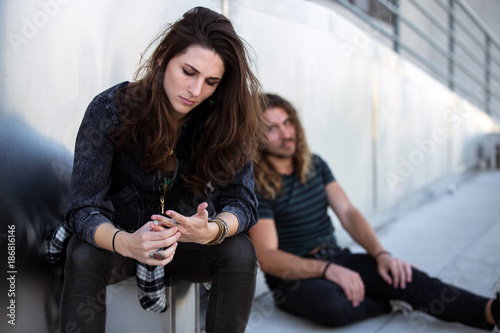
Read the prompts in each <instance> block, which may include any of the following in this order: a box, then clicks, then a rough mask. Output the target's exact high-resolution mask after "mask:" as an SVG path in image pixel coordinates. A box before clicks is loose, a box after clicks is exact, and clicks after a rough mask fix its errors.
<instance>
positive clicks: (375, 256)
mask: <svg viewBox="0 0 500 333" xmlns="http://www.w3.org/2000/svg"><path fill="white" fill-rule="evenodd" d="M383 254H388V255H391V254H390V253H389V252H387V251H380V252H378V253H377V254H376V255H374V256H373V259H377V258H378V257H380V256H381V255H383Z"/></svg>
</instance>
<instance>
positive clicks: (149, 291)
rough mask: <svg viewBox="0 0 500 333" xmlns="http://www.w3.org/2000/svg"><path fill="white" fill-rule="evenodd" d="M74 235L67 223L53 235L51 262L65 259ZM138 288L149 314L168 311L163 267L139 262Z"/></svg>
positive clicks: (142, 302) (137, 273) (50, 248)
mask: <svg viewBox="0 0 500 333" xmlns="http://www.w3.org/2000/svg"><path fill="white" fill-rule="evenodd" d="M72 235H73V233H72V232H71V230H70V229H69V228H68V226H67V225H66V223H62V224H61V225H60V226H59V228H57V230H56V231H55V232H54V234H53V235H52V240H51V241H50V247H49V261H50V262H51V263H56V262H57V261H58V260H60V259H61V258H62V257H63V253H64V250H65V248H66V245H67V243H68V242H69V239H70V238H71V236H72ZM136 278H137V286H138V287H139V293H138V296H139V301H140V303H141V306H142V307H143V308H144V309H145V310H146V311H149V312H153V313H159V312H164V311H165V310H167V307H168V304H167V296H166V293H165V270H164V269H163V266H150V265H146V264H143V263H141V262H137V271H136Z"/></svg>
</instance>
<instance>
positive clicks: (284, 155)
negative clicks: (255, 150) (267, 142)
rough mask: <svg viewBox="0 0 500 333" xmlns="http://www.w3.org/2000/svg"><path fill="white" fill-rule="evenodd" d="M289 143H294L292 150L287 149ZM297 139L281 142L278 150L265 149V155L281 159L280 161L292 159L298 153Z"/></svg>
mask: <svg viewBox="0 0 500 333" xmlns="http://www.w3.org/2000/svg"><path fill="white" fill-rule="evenodd" d="M287 142H293V143H294V145H293V146H292V147H291V148H290V149H286V147H285V144H286V143H287ZM295 142H296V140H295V139H286V140H283V141H282V142H281V144H280V145H279V146H278V147H277V148H269V147H267V148H266V149H264V155H266V156H272V157H274V158H279V159H289V158H292V157H293V156H294V155H295V152H296V146H295Z"/></svg>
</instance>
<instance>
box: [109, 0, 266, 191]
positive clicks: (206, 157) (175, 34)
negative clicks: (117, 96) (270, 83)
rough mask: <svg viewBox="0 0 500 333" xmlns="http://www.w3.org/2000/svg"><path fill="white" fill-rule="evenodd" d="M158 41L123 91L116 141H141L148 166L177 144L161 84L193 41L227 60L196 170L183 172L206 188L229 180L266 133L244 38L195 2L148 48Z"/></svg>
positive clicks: (192, 184) (153, 166)
mask: <svg viewBox="0 0 500 333" xmlns="http://www.w3.org/2000/svg"><path fill="white" fill-rule="evenodd" d="M156 43H158V45H157V46H156V48H155V49H154V51H153V52H152V54H151V55H150V56H149V58H147V59H145V60H143V61H142V65H141V66H140V68H139V70H138V71H137V73H136V76H135V78H136V79H137V80H138V81H137V82H134V83H131V84H130V85H129V88H128V89H127V92H126V94H125V103H124V105H125V107H124V108H123V111H122V121H121V125H120V128H119V130H118V132H117V135H116V136H115V138H116V140H115V142H116V145H117V146H118V147H121V146H126V145H130V144H139V145H141V146H142V148H143V150H144V161H143V167H144V169H145V170H147V171H156V170H159V169H160V168H161V166H162V164H163V163H164V161H165V158H166V156H167V155H166V154H168V151H167V150H169V149H166V147H170V148H171V147H173V146H174V145H175V142H176V140H177V135H178V133H175V132H174V129H175V126H174V122H173V119H172V117H171V116H170V111H172V106H171V104H170V102H169V100H168V98H167V96H166V94H165V92H164V89H163V76H164V73H165V69H166V67H167V64H168V62H169V61H170V60H171V59H172V58H174V57H175V56H177V55H179V54H182V53H183V52H186V50H187V48H189V47H190V46H193V45H198V46H201V47H203V48H206V49H209V50H213V51H215V52H216V53H217V54H218V55H219V56H220V57H221V59H222V61H223V64H224V69H225V71H224V75H223V77H222V80H221V81H220V83H219V84H218V87H217V89H216V90H215V92H214V93H213V95H212V96H211V97H210V98H209V99H210V102H211V103H213V106H212V107H211V109H210V114H209V115H208V117H206V118H207V119H206V122H205V124H204V127H203V135H202V136H201V137H200V139H199V141H198V142H197V143H196V144H195V145H194V147H193V151H192V153H191V163H192V165H193V166H194V169H193V170H195V171H194V172H193V173H192V174H190V175H187V174H186V173H181V176H182V177H183V179H184V180H185V181H186V183H187V185H188V186H189V187H191V188H197V189H202V188H203V187H204V186H205V185H206V184H207V183H208V182H214V183H216V184H227V183H228V182H230V181H231V180H232V179H233V178H234V175H235V173H236V171H237V170H238V169H239V168H241V167H242V166H243V165H245V164H246V163H248V162H250V161H251V160H252V159H254V158H255V157H256V154H257V146H258V143H259V141H260V140H261V138H262V136H263V135H264V133H263V120H262V119H263V118H262V111H261V108H260V105H259V93H260V91H261V90H260V84H259V82H258V80H257V78H256V77H255V75H254V74H253V73H252V71H251V69H250V66H249V63H250V62H251V58H250V57H249V56H248V53H247V50H246V47H245V44H244V42H243V41H242V40H241V39H240V37H238V35H237V34H236V32H235V30H234V28H233V26H232V24H231V22H230V21H229V20H228V19H227V18H226V17H224V16H223V15H221V14H218V13H216V12H214V11H212V10H210V9H207V8H203V7H195V8H193V9H191V10H189V11H188V12H186V13H185V14H184V15H183V17H182V18H181V19H179V20H178V21H177V22H175V23H174V24H172V25H171V26H169V27H168V28H167V29H166V30H165V31H164V32H163V33H162V34H161V35H159V36H158V37H157V38H156V39H155V40H154V41H153V43H151V44H150V45H149V47H148V49H147V50H149V49H151V48H152V46H153V45H154V44H156ZM203 104H205V105H206V103H202V105H203ZM199 107H200V106H199ZM191 112H192V111H191ZM195 157H196V158H195Z"/></svg>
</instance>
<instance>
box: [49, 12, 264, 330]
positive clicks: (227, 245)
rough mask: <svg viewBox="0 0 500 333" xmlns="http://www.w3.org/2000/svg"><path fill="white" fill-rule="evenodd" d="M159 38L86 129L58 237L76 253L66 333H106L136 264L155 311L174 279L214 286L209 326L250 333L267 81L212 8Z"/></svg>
mask: <svg viewBox="0 0 500 333" xmlns="http://www.w3.org/2000/svg"><path fill="white" fill-rule="evenodd" d="M157 40H160V42H159V44H158V46H157V47H156V48H155V50H154V51H153V53H152V54H151V56H150V57H149V59H147V60H146V61H145V62H144V63H143V65H142V67H141V68H140V69H139V71H138V73H137V75H138V76H139V79H138V81H136V82H134V83H128V82H123V83H120V84H118V85H116V86H114V87H112V88H110V89H108V90H106V91H105V92H103V93H101V94H99V95H98V96H97V97H96V98H95V99H94V100H93V101H92V102H91V104H90V105H89V107H88V109H87V111H86V114H85V116H84V118H83V121H82V124H81V127H80V130H79V133H78V136H77V141H76V147H75V162H74V167H73V175H72V182H71V188H70V193H69V197H68V200H69V202H68V209H67V216H66V221H67V223H65V224H64V225H63V226H62V227H61V228H60V229H59V230H58V232H57V233H56V234H55V235H54V237H53V241H52V244H51V252H52V253H55V252H57V250H61V248H65V251H66V264H65V281H64V290H63V295H62V301H61V329H62V331H63V332H64V331H66V329H68V327H69V326H71V329H73V330H74V329H75V328H76V329H81V330H82V331H84V332H101V331H104V327H105V320H106V315H105V311H104V310H105V290H106V285H107V284H110V283H114V282H116V281H118V280H120V279H123V278H126V277H128V276H129V275H128V274H124V273H123V272H127V273H131V274H133V273H134V269H135V268H136V264H137V272H136V275H137V278H138V284H139V287H140V290H141V293H140V296H141V297H140V298H141V305H142V306H143V307H144V308H145V309H147V310H150V311H153V312H159V311H163V310H165V307H166V304H165V299H164V287H163V286H164V282H163V276H166V277H169V278H171V277H173V278H179V279H184V280H187V281H192V282H202V281H210V282H211V286H212V287H211V290H210V295H209V304H208V308H207V318H206V331H207V332H216V331H217V332H234V331H236V330H237V329H241V328H243V329H244V325H246V322H247V320H248V317H249V314H250V310H251V305H252V301H253V296H254V291H255V274H256V262H257V261H256V257H255V252H254V249H253V246H252V244H251V242H250V241H249V239H248V238H247V236H246V235H245V233H246V232H247V231H248V230H249V229H250V228H251V227H252V225H253V224H255V223H256V221H257V212H256V205H257V202H256V198H255V195H254V192H253V187H254V184H253V168H252V164H251V160H252V158H254V157H255V152H256V145H257V142H258V141H259V139H260V137H261V135H262V125H261V124H262V123H263V122H262V118H261V117H262V116H261V111H260V108H259V102H258V92H259V88H260V87H259V84H258V81H257V79H256V78H255V76H254V75H253V74H252V72H251V70H250V68H249V65H248V63H247V57H246V52H245V47H244V44H243V42H242V41H241V40H240V38H239V37H238V36H237V34H236V33H235V31H234V29H233V27H232V25H231V23H230V21H229V20H228V19H227V18H225V17H224V16H222V15H220V14H218V13H216V12H213V11H211V10H209V9H206V8H202V7H197V8H193V9H192V10H190V11H188V12H187V13H185V14H184V16H183V18H181V19H180V20H179V21H177V22H176V23H174V24H173V25H172V26H171V27H169V28H168V29H167V30H166V31H165V32H164V33H163V34H162V35H161V36H160V37H158V38H157ZM150 47H151V46H150ZM72 234H73V235H72ZM71 235H72V237H71V238H70V237H69V236H71ZM69 238H70V240H69V242H68V243H67V245H66V239H69ZM158 284H159V285H160V286H159V287H158ZM152 289H153V290H152ZM85 306H88V307H89V309H94V311H92V313H93V315H92V318H90V317H89V316H83V315H81V314H82V313H86V312H85V308H82V307H85ZM79 307H80V308H79ZM75 323H76V324H75ZM68 325H69V326H68ZM242 325H243V327H242Z"/></svg>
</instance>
